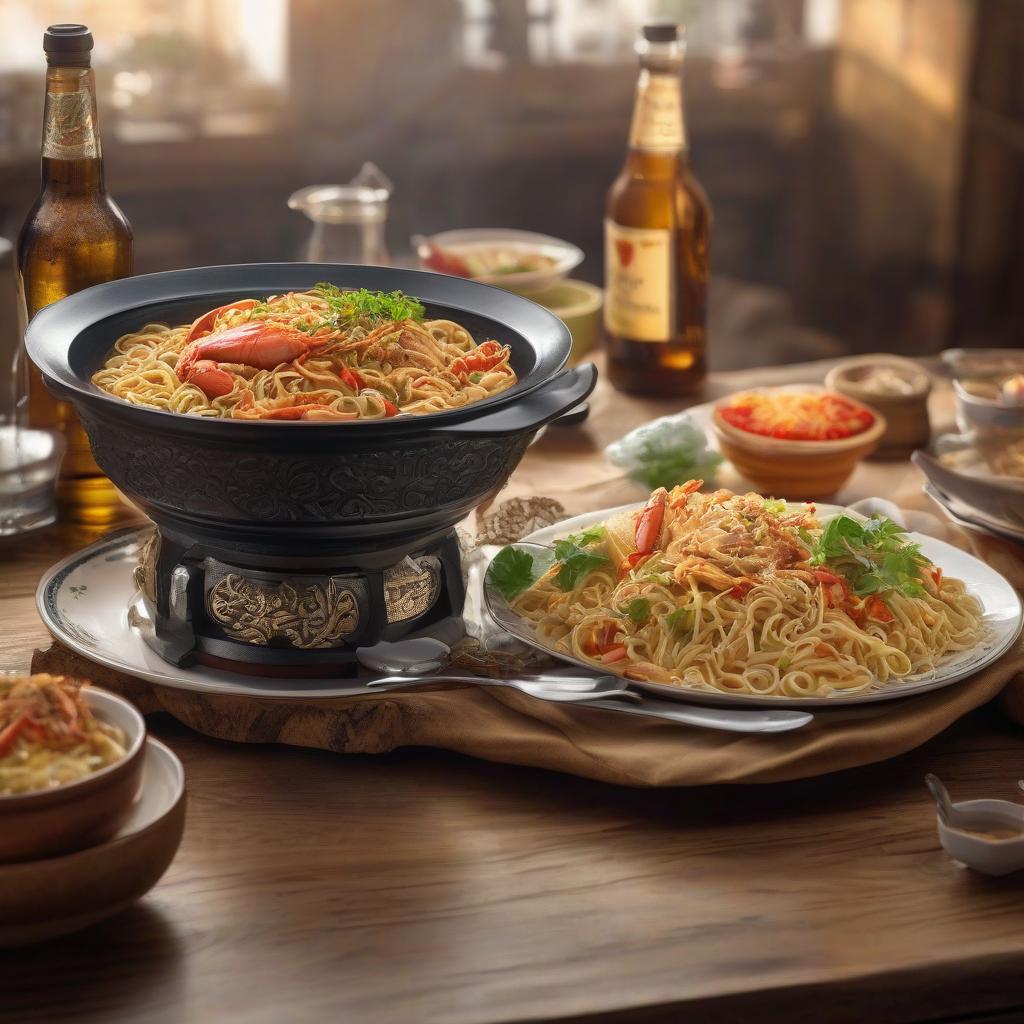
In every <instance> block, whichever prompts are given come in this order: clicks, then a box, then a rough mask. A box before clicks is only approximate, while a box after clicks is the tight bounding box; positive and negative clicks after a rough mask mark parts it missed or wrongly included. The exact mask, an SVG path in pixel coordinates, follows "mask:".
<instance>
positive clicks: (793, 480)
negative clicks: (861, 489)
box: [712, 385, 886, 501]
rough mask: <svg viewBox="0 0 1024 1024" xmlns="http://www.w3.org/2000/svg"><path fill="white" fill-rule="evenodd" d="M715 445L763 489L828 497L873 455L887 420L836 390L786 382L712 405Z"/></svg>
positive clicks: (785, 494)
mask: <svg viewBox="0 0 1024 1024" xmlns="http://www.w3.org/2000/svg"><path fill="white" fill-rule="evenodd" d="M712 422H713V424H714V429H715V434H716V436H717V438H718V446H719V448H720V449H721V451H722V454H723V455H725V456H726V457H727V458H728V459H729V460H730V461H731V462H732V464H733V465H734V466H735V467H736V469H737V470H738V471H739V472H740V473H741V474H742V475H743V476H744V477H746V479H747V480H749V481H750V482H751V483H752V484H754V485H755V487H756V488H757V489H758V490H759V491H761V492H762V493H764V494H772V495H774V496H776V497H779V498H787V499H790V500H793V501H808V500H816V499H821V498H828V497H831V495H833V494H835V493H836V491H838V490H839V488H840V487H842V486H843V484H844V483H846V481H847V480H848V479H849V477H850V474H851V473H853V471H854V469H855V468H856V466H857V463H858V462H860V460H861V459H863V458H865V457H867V456H868V455H870V454H871V453H872V452H873V451H874V450H875V448H876V447H877V446H878V442H879V439H880V438H881V437H882V434H883V433H884V432H885V427H886V423H885V417H884V416H882V414H881V413H879V412H878V411H877V410H876V409H872V408H871V407H870V406H868V405H865V404H864V403H863V402H859V401H857V400H856V399H855V398H850V397H849V396H848V395H842V394H840V393H839V392H838V391H830V390H828V389H827V388H821V387H812V386H810V385H786V386H784V387H776V388H756V389H753V390H750V391H738V392H736V393H735V394H732V395H729V396H728V397H727V398H725V399H723V400H722V401H721V402H719V403H718V404H717V405H716V406H715V410H714V416H713V418H712Z"/></svg>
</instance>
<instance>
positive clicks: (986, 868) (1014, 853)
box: [938, 800, 1024, 875]
mask: <svg viewBox="0 0 1024 1024" xmlns="http://www.w3.org/2000/svg"><path fill="white" fill-rule="evenodd" d="M953 810H954V812H955V813H956V819H955V820H957V821H960V820H963V821H965V822H967V823H968V824H970V825H971V827H972V828H973V827H979V828H980V829H981V830H982V832H983V831H984V829H985V827H986V826H989V827H990V826H992V825H996V826H1001V827H1006V828H1008V829H1014V830H1016V832H1017V835H1016V836H1013V837H1011V838H1007V839H993V838H988V837H986V836H985V835H984V834H982V833H981V832H975V831H967V830H964V829H958V828H951V827H950V826H949V825H946V824H945V823H944V822H943V821H942V819H941V818H939V819H938V824H939V842H941V843H942V848H943V849H944V850H945V851H946V853H948V854H949V855H950V856H951V857H953V858H954V859H955V860H958V861H960V862H961V863H963V864H966V865H967V866H968V867H971V868H974V870H975V871H980V872H982V873H983V874H986V875H1008V874H1009V873H1010V872H1011V871H1019V870H1020V869H1021V868H1024V807H1022V806H1021V805H1020V804H1015V803H1011V802H1010V801H1009V800H963V801H961V802H960V803H955V804H953Z"/></svg>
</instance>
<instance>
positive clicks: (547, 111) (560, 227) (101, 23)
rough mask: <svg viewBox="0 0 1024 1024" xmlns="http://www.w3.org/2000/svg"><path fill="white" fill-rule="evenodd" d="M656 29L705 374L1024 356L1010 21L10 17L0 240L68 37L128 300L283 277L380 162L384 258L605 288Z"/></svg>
mask: <svg viewBox="0 0 1024 1024" xmlns="http://www.w3.org/2000/svg"><path fill="white" fill-rule="evenodd" d="M645 16H667V17H674V18H678V19H679V20H681V21H683V22H685V23H686V26H687V34H688V59H687V65H686V71H685V89H686V110H687V120H688V127H689V133H690V142H691V147H692V153H693V163H694V165H695V169H696V172H697V175H698V177H699V178H700V180H701V181H702V182H703V184H704V185H705V187H706V189H707V191H708V193H709V195H710V198H711V201H712V203H713V206H714V209H715V215H716V226H715V234H714V239H713V250H712V251H713V268H714V272H715V284H714V291H713V294H712V310H711V337H712V346H713V356H714V358H713V365H717V366H719V367H722V366H731V365H741V364H743V363H746V364H756V363H759V362H769V361H784V360H787V359H795V358H803V357H806V356H813V355H828V354H831V353H833V352H837V351H842V350H846V351H872V350H880V349H891V350H896V351H903V352H907V353H913V354H925V353H932V352H935V351H938V350H939V349H940V348H942V347H944V346H946V345H949V344H968V345H974V344H1001V345H1010V344H1013V345H1021V344H1024V258H1022V252H1024V246H1022V245H1021V242H1022V241H1024V3H1021V0H0V185H2V187H0V231H2V232H3V233H4V234H7V235H9V236H13V235H14V234H15V233H16V232H17V229H18V226H19V225H20V223H21V220H22V218H23V216H24V214H25V211H26V210H27V208H28V206H29V205H30V203H31V201H32V198H33V197H34V194H35V192H36V189H37V185H38V171H37V161H38V147H39V133H40V122H41V112H42V83H43V68H44V60H43V55H42V52H41V40H42V31H43V29H44V27H45V26H46V25H47V24H49V23H51V22H57V21H82V22H85V23H86V24H88V25H89V26H90V27H91V28H92V30H93V34H94V36H95V38H96V51H95V54H94V64H95V66H96V68H97V78H98V83H99V88H100V104H101V110H100V122H101V127H102V132H103V142H104V153H105V157H106V164H107V178H108V184H109V186H110V189H111V191H112V192H113V194H114V195H115V196H116V198H117V200H118V202H119V203H120V205H121V206H122V208H123V209H124V210H125V212H126V213H127V215H128V217H129V218H130V220H131V222H132V224H133V226H134V229H135V236H136V266H137V270H138V271H139V272H147V271H153V270H161V269H166V268H172V267H180V266H188V265H195V264H209V263H227V262H243V261H254V260H273V259H292V258H296V257H298V256H299V254H300V253H301V251H302V247H303V243H304V241H305V239H306V237H307V235H308V232H309V227H310V225H309V223H308V221H306V220H305V219H304V218H303V217H302V215H301V214H298V213H295V212H292V211H290V210H288V209H287V208H286V206H285V200H286V199H287V197H288V195H289V194H290V193H291V192H292V191H293V190H294V189H296V188H299V187H301V186H304V185H308V184H312V183H327V182H339V181H346V180H348V179H349V178H351V177H352V176H353V175H354V174H355V173H356V171H358V169H359V167H360V166H361V165H362V163H363V162H364V161H365V160H373V161H375V162H376V163H377V164H379V166H380V167H381V168H382V169H383V170H384V171H385V173H386V174H387V175H388V176H389V177H390V178H391V179H392V180H393V182H394V184H395V195H394V198H393V202H392V208H391V221H390V225H389V240H390V243H391V249H392V252H393V254H394V255H395V256H396V257H401V256H402V255H403V254H405V255H406V256H408V254H409V253H410V245H409V236H410V234H412V233H414V232H424V233H429V232H431V231H435V230H442V229H445V228H453V227H473V226H495V225H497V226H503V227H521V228H529V229H534V230H540V231H544V232H547V233H549V234H554V235H558V236H560V237H564V238H567V239H570V240H572V241H574V242H576V243H577V244H579V245H581V246H582V247H583V248H584V249H585V251H586V253H587V259H586V262H585V263H584V264H583V266H582V268H581V272H580V275H579V276H582V277H585V278H589V279H591V280H593V281H598V282H599V281H600V280H601V277H602V257H601V224H602V216H603V213H602V211H603V202H604V196H605V193H606V191H607V189H608V186H609V184H610V183H611V181H612V179H613V178H614V176H615V174H616V173H617V171H618V169H619V166H620V164H621V161H622V158H623V155H624V149H625V143H626V134H627V130H628V124H629V115H630V110H631V104H632V98H633V86H634V82H635V76H636V64H635V58H634V55H633V51H632V43H633V37H634V34H635V31H636V28H637V26H638V25H639V23H640V22H641V21H642V20H643V19H644V17H645ZM719 339H721V340H719Z"/></svg>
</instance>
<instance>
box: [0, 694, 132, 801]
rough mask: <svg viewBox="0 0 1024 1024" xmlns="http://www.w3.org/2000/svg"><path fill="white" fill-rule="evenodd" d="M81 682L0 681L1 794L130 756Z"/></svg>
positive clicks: (68, 778) (43, 785)
mask: <svg viewBox="0 0 1024 1024" xmlns="http://www.w3.org/2000/svg"><path fill="white" fill-rule="evenodd" d="M81 687H82V683H81V681H80V680H75V679H68V678H66V677H64V676H51V675H46V674H41V675H34V676H12V677H9V678H7V679H0V795H6V794H12V793H29V792H32V791H34V790H37V789H50V788H52V787H54V786H59V785H61V784H63V783H66V782H74V781H75V780H76V779H80V778H82V777H83V776H85V775H89V774H91V773H92V772H95V771H97V770H98V769H100V768H103V767H104V766H106V765H108V764H113V763H114V762H115V761H119V760H120V759H121V758H122V757H124V756H125V753H126V750H125V736H124V733H123V732H121V730H120V729H118V728H117V727H116V726H113V725H108V724H107V723H106V722H101V721H100V720H99V719H98V718H96V717H95V716H94V715H93V713H92V711H91V710H90V708H89V705H88V704H87V703H86V702H85V700H84V698H83V697H82V694H81Z"/></svg>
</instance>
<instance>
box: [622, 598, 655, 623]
mask: <svg viewBox="0 0 1024 1024" xmlns="http://www.w3.org/2000/svg"><path fill="white" fill-rule="evenodd" d="M622 610H623V611H624V612H625V613H626V615H628V616H629V618H631V619H632V620H633V621H634V622H635V623H636V624H637V625H642V624H643V623H645V622H646V621H647V620H648V619H649V618H650V617H651V602H650V601H648V600H647V598H646V597H637V598H634V599H633V600H632V601H630V602H629V604H627V605H626V607H625V608H623V609H622Z"/></svg>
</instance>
